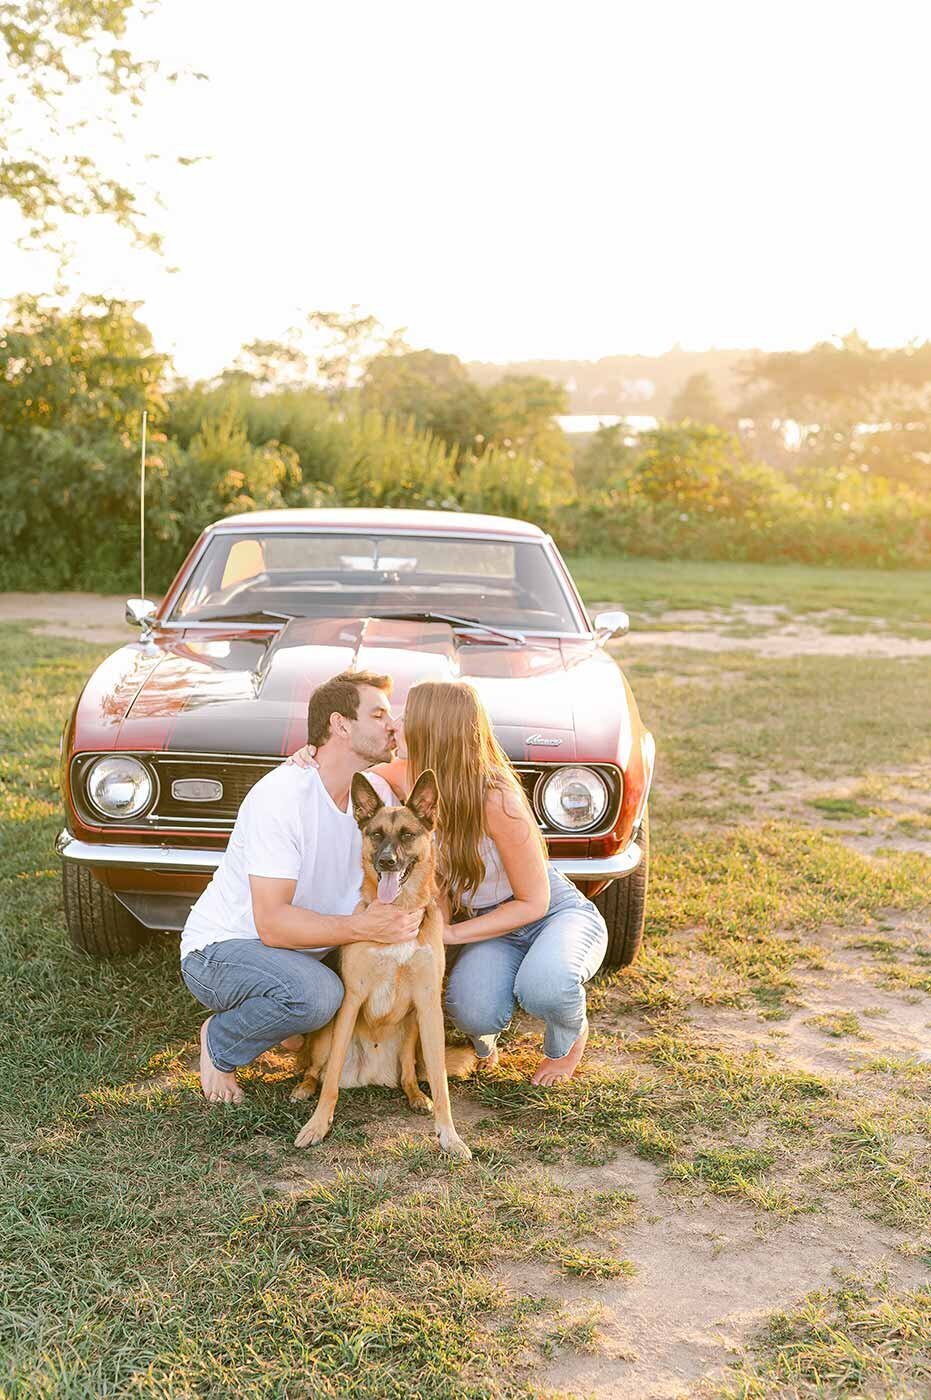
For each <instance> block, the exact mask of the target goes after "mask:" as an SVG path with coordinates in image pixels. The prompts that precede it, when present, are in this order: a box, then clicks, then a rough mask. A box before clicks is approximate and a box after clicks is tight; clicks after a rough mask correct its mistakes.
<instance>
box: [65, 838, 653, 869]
mask: <svg viewBox="0 0 931 1400" xmlns="http://www.w3.org/2000/svg"><path fill="white" fill-rule="evenodd" d="M55 845H56V848H57V850H58V854H59V855H60V856H61V857H62V859H63V860H70V861H74V863H75V864H76V865H93V866H96V867H97V868H98V869H99V870H108V869H111V870H112V869H116V870H143V871H164V872H165V873H166V874H175V875H212V874H213V872H214V871H215V870H216V868H217V866H218V865H219V863H220V857H221V856H222V855H223V852H222V851H208V850H196V849H191V848H189V847H186V846H124V845H117V844H115V843H113V844H111V843H109V842H103V841H101V842H99V843H98V842H90V841H79V840H78V839H77V837H76V836H72V835H71V832H70V831H62V832H61V833H60V834H59V836H58V840H57V841H56V843H55ZM641 855H642V852H641V850H640V847H639V846H638V845H637V843H636V841H633V840H631V841H629V842H628V843H627V845H626V846H625V847H624V849H623V851H618V852H617V854H616V855H613V856H608V857H607V858H606V859H604V860H589V859H587V858H586V857H581V858H578V859H576V858H574V857H569V858H563V859H561V860H554V861H553V862H552V863H553V865H555V867H556V869H557V870H559V871H560V872H561V873H562V874H563V875H567V876H568V877H569V879H570V880H593V881H603V880H623V879H624V878H625V877H626V876H627V875H630V874H631V873H632V872H633V871H634V870H636V868H637V866H638V865H639V864H640V857H641Z"/></svg>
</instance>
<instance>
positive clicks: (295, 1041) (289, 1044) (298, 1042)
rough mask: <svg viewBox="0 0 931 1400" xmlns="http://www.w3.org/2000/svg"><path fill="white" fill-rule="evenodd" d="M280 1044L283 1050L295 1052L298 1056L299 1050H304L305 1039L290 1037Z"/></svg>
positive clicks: (297, 1036)
mask: <svg viewBox="0 0 931 1400" xmlns="http://www.w3.org/2000/svg"><path fill="white" fill-rule="evenodd" d="M280 1044H281V1048H282V1050H293V1051H294V1053H295V1054H297V1052H298V1050H303V1048H304V1037H303V1036H302V1035H289V1036H287V1037H286V1038H285V1039H284V1040H282V1041H281V1042H280Z"/></svg>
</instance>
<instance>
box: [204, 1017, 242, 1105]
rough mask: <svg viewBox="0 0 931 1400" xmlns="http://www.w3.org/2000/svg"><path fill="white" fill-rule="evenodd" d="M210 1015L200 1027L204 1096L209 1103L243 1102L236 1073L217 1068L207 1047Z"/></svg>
mask: <svg viewBox="0 0 931 1400" xmlns="http://www.w3.org/2000/svg"><path fill="white" fill-rule="evenodd" d="M209 1024H210V1017H209V1016H208V1017H207V1019H206V1021H205V1022H204V1024H203V1025H202V1026H201V1028H200V1082H201V1086H202V1088H203V1091H204V1098H205V1099H206V1100H207V1102H208V1103H242V1090H241V1089H240V1087H239V1085H238V1084H237V1083H236V1076H235V1074H232V1073H230V1074H225V1073H224V1072H223V1070H221V1069H217V1067H216V1065H215V1064H214V1063H213V1060H211V1058H210V1053H209V1051H208V1049H207V1026H208V1025H209Z"/></svg>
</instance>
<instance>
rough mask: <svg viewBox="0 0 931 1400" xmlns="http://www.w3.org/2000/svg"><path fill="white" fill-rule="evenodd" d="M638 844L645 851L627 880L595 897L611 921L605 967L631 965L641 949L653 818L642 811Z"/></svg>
mask: <svg viewBox="0 0 931 1400" xmlns="http://www.w3.org/2000/svg"><path fill="white" fill-rule="evenodd" d="M637 845H638V846H639V847H640V849H641V851H642V852H643V855H642V857H641V859H640V864H639V865H638V866H637V869H636V870H635V871H634V873H633V874H632V875H628V876H627V878H626V879H625V880H612V882H611V884H610V885H608V887H607V889H604V890H602V892H601V894H596V895H595V898H594V900H593V901H592V902H593V903H594V904H595V905H596V906H597V908H598V909H600V910H601V913H602V915H603V916H604V921H605V923H606V924H607V925H608V951H607V953H605V960H604V962H603V963H602V966H603V967H629V966H630V964H631V963H632V962H633V961H634V959H635V958H636V956H637V954H638V953H639V952H640V944H641V943H642V942H643V923H644V920H645V918H646V910H647V885H648V884H649V879H650V818H649V814H648V813H647V812H644V814H643V822H642V824H641V827H640V833H639V835H638V836H637Z"/></svg>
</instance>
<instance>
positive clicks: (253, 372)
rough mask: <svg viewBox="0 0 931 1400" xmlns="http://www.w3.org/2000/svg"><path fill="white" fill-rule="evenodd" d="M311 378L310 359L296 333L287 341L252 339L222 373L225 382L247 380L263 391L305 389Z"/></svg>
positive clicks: (291, 334) (221, 379)
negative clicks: (298, 342)
mask: <svg viewBox="0 0 931 1400" xmlns="http://www.w3.org/2000/svg"><path fill="white" fill-rule="evenodd" d="M309 377H310V361H309V360H308V358H307V356H306V354H305V353H304V351H303V350H302V349H301V347H300V345H298V344H297V341H296V332H289V334H288V337H287V339H286V340H252V341H250V342H249V344H248V345H244V346H243V347H242V349H241V350H240V352H239V354H238V355H237V356H236V359H235V361H234V363H233V365H232V367H231V368H230V369H227V370H224V371H223V373H222V374H221V376H220V381H221V383H230V382H236V381H240V380H241V381H244V382H245V383H247V384H249V385H251V386H254V387H255V388H256V389H257V390H258V391H259V392H260V393H270V392H273V391H274V390H276V389H288V388H302V387H303V386H304V385H305V384H306V383H307V381H308V378H309Z"/></svg>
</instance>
